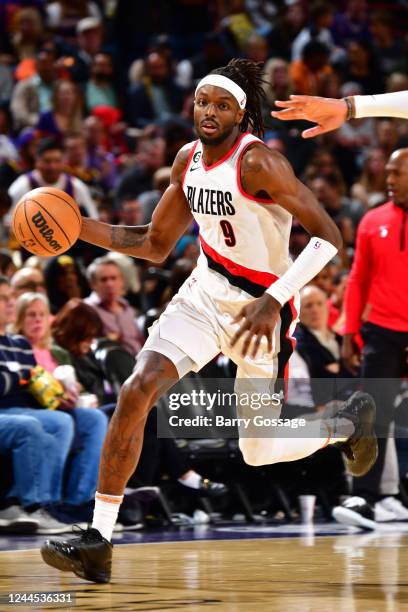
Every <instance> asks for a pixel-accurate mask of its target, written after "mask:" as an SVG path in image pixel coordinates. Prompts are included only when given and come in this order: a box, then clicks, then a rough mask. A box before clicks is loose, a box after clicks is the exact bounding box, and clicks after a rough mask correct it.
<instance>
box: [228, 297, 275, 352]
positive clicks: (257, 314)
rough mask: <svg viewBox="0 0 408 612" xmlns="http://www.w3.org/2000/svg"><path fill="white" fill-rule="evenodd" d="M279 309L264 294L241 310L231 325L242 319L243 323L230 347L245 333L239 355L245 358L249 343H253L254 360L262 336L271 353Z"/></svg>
mask: <svg viewBox="0 0 408 612" xmlns="http://www.w3.org/2000/svg"><path fill="white" fill-rule="evenodd" d="M281 308H282V306H281V304H280V303H279V302H278V301H277V300H275V298H273V297H272V296H271V295H269V293H264V295H262V296H261V297H260V298H257V299H256V300H254V301H253V302H251V303H250V304H248V305H247V306H244V307H243V308H241V310H240V312H239V313H238V314H237V316H236V317H235V319H234V320H233V323H239V322H240V321H242V319H244V321H243V322H242V324H241V326H240V328H239V329H238V331H237V332H236V334H235V335H234V337H233V339H232V341H231V346H234V345H235V344H236V343H237V342H238V340H239V338H241V336H242V335H243V334H245V333H246V337H245V340H244V343H243V345H242V350H241V355H242V357H245V355H246V354H247V353H248V351H249V347H250V344H251V342H252V341H254V344H253V347H252V351H251V357H252V358H253V359H254V358H255V356H256V353H257V351H258V349H259V346H260V344H261V341H262V338H263V336H266V339H267V341H268V353H272V350H273V344H272V336H273V332H274V329H275V327H276V324H277V322H278V320H279V313H280V310H281Z"/></svg>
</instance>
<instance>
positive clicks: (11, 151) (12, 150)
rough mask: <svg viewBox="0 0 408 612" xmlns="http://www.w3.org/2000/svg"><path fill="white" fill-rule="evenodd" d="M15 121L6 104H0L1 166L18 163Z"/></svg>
mask: <svg viewBox="0 0 408 612" xmlns="http://www.w3.org/2000/svg"><path fill="white" fill-rule="evenodd" d="M12 135H13V121H12V117H11V113H10V109H9V107H8V105H7V104H6V103H1V102H0V164H2V163H4V162H7V161H9V162H11V163H16V162H17V159H18V152H17V149H16V146H15V144H14V142H13V138H12Z"/></svg>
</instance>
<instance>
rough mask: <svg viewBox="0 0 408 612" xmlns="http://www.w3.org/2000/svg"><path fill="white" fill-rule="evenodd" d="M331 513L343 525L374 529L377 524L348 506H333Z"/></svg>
mask: <svg viewBox="0 0 408 612" xmlns="http://www.w3.org/2000/svg"><path fill="white" fill-rule="evenodd" d="M332 515H333V518H335V519H336V521H337V522H338V523H342V524H343V525H350V526H352V527H362V528H363V529H369V530H370V531H371V530H373V529H375V528H376V526H377V523H376V522H375V521H373V520H371V519H368V518H365V517H364V516H361V514H359V513H358V512H355V511H354V510H350V509H349V508H343V507H342V506H337V508H333V512H332Z"/></svg>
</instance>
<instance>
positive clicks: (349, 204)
mask: <svg viewBox="0 0 408 612" xmlns="http://www.w3.org/2000/svg"><path fill="white" fill-rule="evenodd" d="M309 186H310V188H311V190H312V191H313V193H314V194H315V196H316V198H317V199H318V200H319V202H320V204H322V206H324V208H325V209H326V210H327V212H328V213H329V215H330V216H331V217H333V219H334V220H335V221H336V223H337V224H340V222H341V221H342V220H343V219H345V218H349V219H351V221H352V222H353V226H354V227H355V228H356V227H357V225H358V224H359V222H360V220H361V218H362V216H363V214H364V208H363V206H362V204H361V203H360V202H357V201H356V200H350V198H348V197H347V196H344V195H343V185H342V182H341V181H340V179H339V178H338V176H337V175H336V174H328V175H326V176H316V177H315V178H314V179H312V180H311V181H310V184H309Z"/></svg>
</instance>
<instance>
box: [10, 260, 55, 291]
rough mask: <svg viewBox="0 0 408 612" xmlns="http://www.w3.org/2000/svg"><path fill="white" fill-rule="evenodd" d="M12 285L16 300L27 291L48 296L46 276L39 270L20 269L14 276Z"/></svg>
mask: <svg viewBox="0 0 408 612" xmlns="http://www.w3.org/2000/svg"><path fill="white" fill-rule="evenodd" d="M10 284H11V288H12V289H13V292H14V296H15V297H16V298H18V297H19V296H20V295H22V294H23V293H26V292H27V291H31V292H34V293H42V294H43V295H46V294H47V291H46V288H45V279H44V274H43V273H42V272H41V270H39V269H38V268H32V267H24V268H20V269H19V270H17V271H16V272H15V273H14V274H13V276H12V278H11V281H10Z"/></svg>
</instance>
